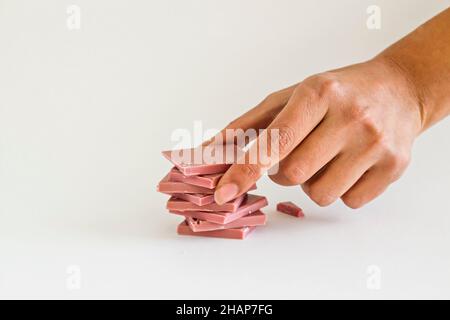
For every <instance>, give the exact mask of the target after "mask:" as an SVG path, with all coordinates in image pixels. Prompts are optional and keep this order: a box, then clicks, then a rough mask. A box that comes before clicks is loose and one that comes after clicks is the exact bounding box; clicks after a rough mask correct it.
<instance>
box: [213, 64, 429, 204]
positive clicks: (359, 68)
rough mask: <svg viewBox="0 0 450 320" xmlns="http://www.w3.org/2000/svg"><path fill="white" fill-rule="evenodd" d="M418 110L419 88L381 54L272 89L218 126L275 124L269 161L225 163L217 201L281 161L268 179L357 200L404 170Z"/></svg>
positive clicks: (419, 122)
mask: <svg viewBox="0 0 450 320" xmlns="http://www.w3.org/2000/svg"><path fill="white" fill-rule="evenodd" d="M422 113H423V110H422V108H421V104H420V99H419V95H418V92H417V88H416V87H415V86H414V85H413V84H412V82H411V81H410V79H409V78H408V76H407V75H406V73H405V72H404V71H403V70H402V68H400V67H399V66H398V65H397V64H396V63H395V62H394V61H393V60H392V59H389V58H386V57H381V56H380V57H377V58H375V59H373V60H370V61H368V62H365V63H361V64H356V65H352V66H349V67H345V68H342V69H338V70H333V71H329V72H325V73H322V74H318V75H315V76H312V77H309V78H307V79H306V80H304V81H302V82H301V83H299V84H297V85H295V86H292V87H289V88H287V89H284V90H281V91H278V92H275V93H272V94H271V95H269V96H268V97H267V98H266V99H264V101H262V102H261V103H260V104H259V105H258V106H256V107H255V108H253V109H252V110H250V111H249V112H247V113H245V114H244V115H242V116H241V117H239V118H238V119H236V120H235V121H233V122H231V123H230V124H229V125H228V126H227V127H226V128H225V129H224V130H226V129H243V130H247V129H250V128H253V129H260V128H267V131H266V132H270V130H271V129H278V130H279V131H278V133H279V140H278V143H279V145H278V148H279V150H278V152H277V154H273V155H271V159H270V163H269V164H261V163H256V164H249V163H246V164H235V165H233V166H231V168H230V169H229V170H228V171H227V172H226V173H225V175H224V176H223V178H222V179H221V181H220V183H219V185H218V187H217V191H216V193H215V199H216V202H217V203H219V204H221V203H224V202H227V201H230V200H232V199H234V198H236V197H237V196H239V195H241V194H242V193H244V192H246V191H247V189H248V188H249V187H250V186H251V185H253V184H254V183H255V181H256V180H258V179H259V178H260V177H261V175H262V174H263V173H264V172H265V171H266V170H268V169H269V168H270V167H272V166H274V165H276V164H277V163H278V162H279V163H278V164H279V170H278V172H277V173H276V174H274V175H271V176H270V178H271V179H272V180H273V181H274V182H276V183H278V184H280V185H283V186H293V185H301V186H302V188H303V190H304V191H305V192H306V194H307V195H308V196H309V197H310V198H311V199H312V200H313V201H315V202H316V203H317V204H319V205H320V206H327V205H330V204H331V203H333V202H335V201H336V200H337V199H339V198H342V200H343V201H344V203H345V204H346V205H347V206H349V207H351V208H359V207H361V206H363V205H364V204H366V203H368V202H369V201H371V200H372V199H374V198H376V197H377V196H379V195H380V194H381V193H382V192H383V191H384V190H385V189H386V188H387V187H388V186H389V185H390V184H391V183H392V182H394V181H395V180H397V179H398V178H399V177H400V176H401V175H402V173H403V172H404V170H405V168H406V167H407V165H408V163H409V160H410V154H411V148H412V145H413V142H414V140H415V138H416V137H417V135H418V134H419V133H420V132H421V131H422V129H423V118H422ZM223 132H224V131H223ZM223 132H222V133H223ZM260 139H261V136H260V137H259V138H258V141H259V140H260ZM258 141H257V142H258Z"/></svg>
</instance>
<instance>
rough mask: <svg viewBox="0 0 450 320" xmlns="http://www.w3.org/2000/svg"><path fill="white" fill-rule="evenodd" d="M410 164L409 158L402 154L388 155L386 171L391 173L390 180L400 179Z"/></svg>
mask: <svg viewBox="0 0 450 320" xmlns="http://www.w3.org/2000/svg"><path fill="white" fill-rule="evenodd" d="M409 162H410V156H409V155H406V154H402V153H396V154H393V153H391V154H389V155H388V156H387V169H388V171H389V172H390V173H391V180H392V181H395V180H397V179H399V178H400V176H401V175H402V173H403V171H404V170H405V169H406V167H407V166H408V164H409Z"/></svg>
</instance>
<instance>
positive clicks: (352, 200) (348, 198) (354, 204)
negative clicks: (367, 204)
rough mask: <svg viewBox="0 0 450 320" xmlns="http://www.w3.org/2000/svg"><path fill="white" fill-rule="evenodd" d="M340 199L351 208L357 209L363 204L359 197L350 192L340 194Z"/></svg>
mask: <svg viewBox="0 0 450 320" xmlns="http://www.w3.org/2000/svg"><path fill="white" fill-rule="evenodd" d="M341 199H342V202H344V204H345V205H346V206H347V207H349V208H351V209H359V208H362V207H363V206H364V202H363V201H362V199H361V198H358V197H355V196H353V195H351V194H346V195H344V196H342V198H341Z"/></svg>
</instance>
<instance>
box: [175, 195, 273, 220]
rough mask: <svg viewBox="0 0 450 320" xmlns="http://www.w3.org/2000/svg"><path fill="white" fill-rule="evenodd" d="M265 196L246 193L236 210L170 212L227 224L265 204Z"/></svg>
mask: <svg viewBox="0 0 450 320" xmlns="http://www.w3.org/2000/svg"><path fill="white" fill-rule="evenodd" d="M267 204H268V203H267V199H266V197H262V196H257V195H253V194H249V195H247V198H246V199H245V200H244V201H243V202H242V204H241V206H240V207H239V209H237V211H236V212H205V211H175V210H170V211H169V212H170V213H174V214H178V215H182V216H185V217H190V218H196V219H200V220H205V221H209V222H213V223H218V224H227V223H230V222H233V221H235V220H237V219H239V218H242V217H244V216H246V215H248V214H250V213H252V212H255V211H258V210H259V209H261V208H263V207H265V206H267Z"/></svg>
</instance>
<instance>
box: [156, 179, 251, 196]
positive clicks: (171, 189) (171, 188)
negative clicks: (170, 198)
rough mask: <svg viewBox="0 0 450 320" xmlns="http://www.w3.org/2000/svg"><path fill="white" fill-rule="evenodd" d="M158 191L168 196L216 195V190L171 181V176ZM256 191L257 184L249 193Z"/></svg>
mask: <svg viewBox="0 0 450 320" xmlns="http://www.w3.org/2000/svg"><path fill="white" fill-rule="evenodd" d="M156 190H157V191H159V192H162V193H166V194H174V193H191V194H205V195H207V194H214V191H215V190H214V189H208V188H203V187H199V186H194V185H192V184H187V183H183V182H175V181H170V179H169V175H166V176H165V177H164V178H163V179H162V180H161V181H160V182H159V183H158V186H157V187H156ZM251 190H256V184H254V185H253V186H252V187H251V188H250V189H249V190H248V191H251Z"/></svg>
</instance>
